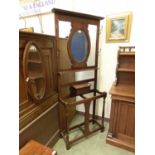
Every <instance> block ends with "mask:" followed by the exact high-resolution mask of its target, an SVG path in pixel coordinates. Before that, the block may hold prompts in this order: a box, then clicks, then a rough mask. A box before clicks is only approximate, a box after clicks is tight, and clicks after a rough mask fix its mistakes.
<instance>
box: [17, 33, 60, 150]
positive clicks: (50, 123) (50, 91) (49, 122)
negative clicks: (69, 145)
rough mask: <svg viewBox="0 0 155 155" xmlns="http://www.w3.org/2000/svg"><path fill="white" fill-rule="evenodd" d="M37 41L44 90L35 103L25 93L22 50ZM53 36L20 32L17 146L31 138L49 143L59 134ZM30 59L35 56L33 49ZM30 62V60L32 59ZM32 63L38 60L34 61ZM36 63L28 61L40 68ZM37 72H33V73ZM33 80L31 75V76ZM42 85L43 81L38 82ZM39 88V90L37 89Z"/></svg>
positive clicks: (25, 83)
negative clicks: (42, 71) (43, 78)
mask: <svg viewBox="0 0 155 155" xmlns="http://www.w3.org/2000/svg"><path fill="white" fill-rule="evenodd" d="M30 42H32V43H34V44H36V45H37V46H38V47H39V49H40V51H41V56H42V63H43V67H44V74H45V81H46V82H45V93H44V96H43V99H42V100H40V102H38V103H36V102H35V101H34V100H33V99H32V98H31V97H30V95H29V94H28V87H29V85H28V83H27V82H26V80H27V79H26V77H25V74H24V66H25V64H24V60H23V56H24V52H25V48H26V46H27V44H28V43H30ZM55 47H56V40H55V37H53V36H49V35H43V34H38V33H30V32H19V130H20V131H19V147H20V148H21V147H22V146H23V145H25V144H26V143H27V142H28V141H29V140H30V139H34V140H36V141H38V142H40V143H42V144H44V145H48V146H52V145H53V144H55V142H56V141H57V140H58V138H59V113H58V91H57V55H56V50H55ZM29 57H31V59H34V58H36V56H35V53H32V55H31V56H29ZM31 63H33V62H32V61H31ZM35 63H40V62H39V61H35ZM39 67H40V66H39V65H38V64H35V65H33V64H32V65H30V68H31V70H32V71H33V70H34V73H35V71H37V70H39V69H40V68H39ZM35 75H36V73H35ZM31 80H32V79H31ZM33 80H34V79H33ZM37 84H38V87H41V86H42V85H41V84H42V83H39V82H38V83H37ZM37 91H38V90H37Z"/></svg>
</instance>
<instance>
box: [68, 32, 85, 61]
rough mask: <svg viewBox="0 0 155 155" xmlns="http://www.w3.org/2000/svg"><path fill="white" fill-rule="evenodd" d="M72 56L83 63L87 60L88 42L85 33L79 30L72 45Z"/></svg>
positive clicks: (75, 33) (73, 38)
mask: <svg viewBox="0 0 155 155" xmlns="http://www.w3.org/2000/svg"><path fill="white" fill-rule="evenodd" d="M70 48H71V55H72V57H73V59H74V60H75V61H76V62H78V63H81V62H83V61H84V60H85V58H86V56H87V53H88V40H87V36H86V34H85V32H84V31H82V30H77V31H76V32H74V34H73V35H72V38H71V43H70Z"/></svg>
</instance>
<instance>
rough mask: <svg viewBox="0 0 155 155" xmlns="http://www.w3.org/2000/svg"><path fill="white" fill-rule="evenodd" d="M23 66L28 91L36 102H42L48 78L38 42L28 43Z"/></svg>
mask: <svg viewBox="0 0 155 155" xmlns="http://www.w3.org/2000/svg"><path fill="white" fill-rule="evenodd" d="M23 67H24V68H23V70H24V74H25V75H24V76H25V81H26V83H27V89H28V93H29V95H30V97H31V98H32V99H33V100H34V101H35V102H40V101H41V100H42V99H43V97H44V95H45V88H46V80H45V72H44V64H43V59H42V54H41V50H40V48H39V47H38V45H37V44H36V43H33V42H28V44H27V45H26V47H25V50H24V57H23Z"/></svg>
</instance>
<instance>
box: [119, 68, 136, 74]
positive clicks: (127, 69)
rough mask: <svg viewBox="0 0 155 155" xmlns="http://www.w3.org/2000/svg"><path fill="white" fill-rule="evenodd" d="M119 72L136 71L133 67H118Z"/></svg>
mask: <svg viewBox="0 0 155 155" xmlns="http://www.w3.org/2000/svg"><path fill="white" fill-rule="evenodd" d="M117 71H118V72H133V73H134V72H135V70H134V69H131V68H118V69H117Z"/></svg>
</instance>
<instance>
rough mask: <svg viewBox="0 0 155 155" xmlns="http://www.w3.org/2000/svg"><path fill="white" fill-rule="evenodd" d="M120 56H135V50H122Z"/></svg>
mask: <svg viewBox="0 0 155 155" xmlns="http://www.w3.org/2000/svg"><path fill="white" fill-rule="evenodd" d="M119 55H120V56H135V52H120V53H119Z"/></svg>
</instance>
